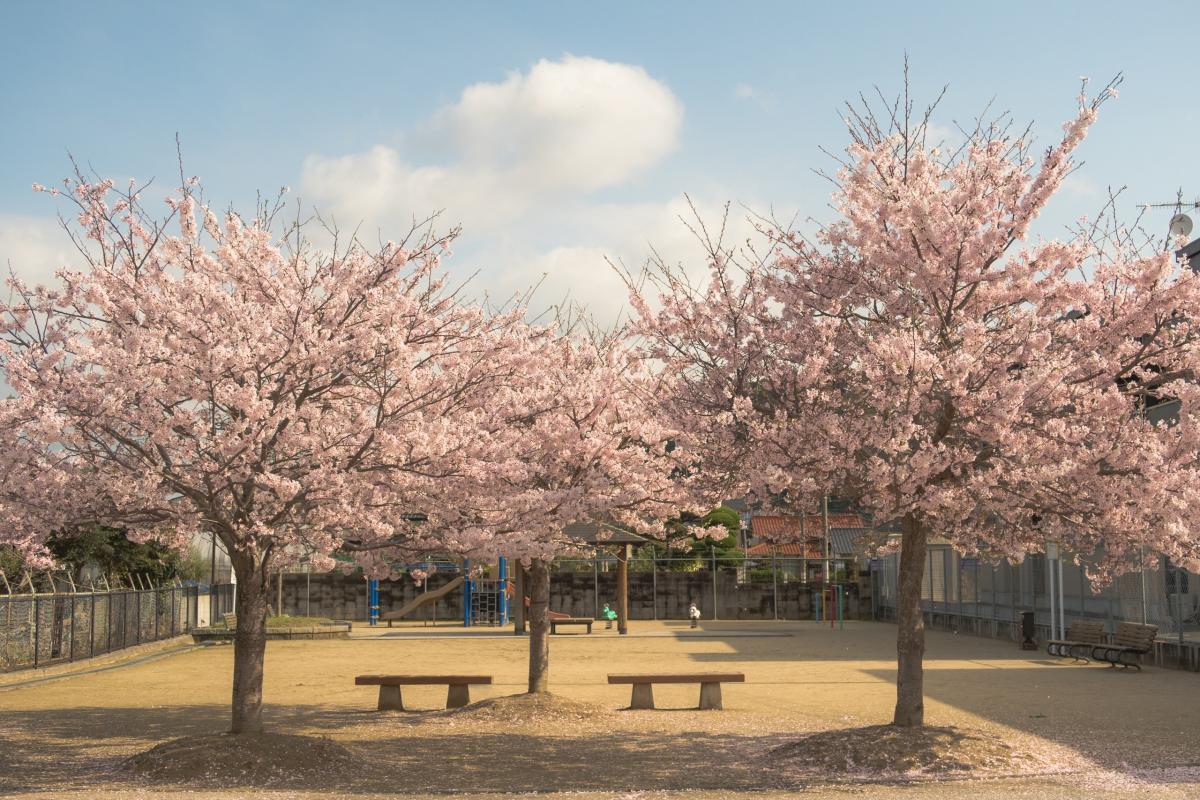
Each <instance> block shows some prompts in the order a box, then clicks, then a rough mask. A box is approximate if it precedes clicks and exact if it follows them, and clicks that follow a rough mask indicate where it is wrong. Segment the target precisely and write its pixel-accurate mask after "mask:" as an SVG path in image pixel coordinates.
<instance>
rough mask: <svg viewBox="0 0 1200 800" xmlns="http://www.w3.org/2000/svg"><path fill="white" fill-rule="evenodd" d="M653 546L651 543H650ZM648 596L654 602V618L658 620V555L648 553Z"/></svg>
mask: <svg viewBox="0 0 1200 800" xmlns="http://www.w3.org/2000/svg"><path fill="white" fill-rule="evenodd" d="M651 547H653V545H651ZM650 596H651V599H652V600H653V604H654V620H655V621H656V622H657V621H658V556H657V555H655V554H654V553H653V552H652V553H650Z"/></svg>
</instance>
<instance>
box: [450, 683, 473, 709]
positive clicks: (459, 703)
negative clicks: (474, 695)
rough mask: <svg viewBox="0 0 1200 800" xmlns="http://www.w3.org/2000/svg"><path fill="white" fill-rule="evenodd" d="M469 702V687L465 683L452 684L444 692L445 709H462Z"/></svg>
mask: <svg viewBox="0 0 1200 800" xmlns="http://www.w3.org/2000/svg"><path fill="white" fill-rule="evenodd" d="M470 702H471V687H470V686H467V684H465V683H452V684H450V688H449V690H447V692H446V708H462V707H463V706H465V705H466V704H467V703H470Z"/></svg>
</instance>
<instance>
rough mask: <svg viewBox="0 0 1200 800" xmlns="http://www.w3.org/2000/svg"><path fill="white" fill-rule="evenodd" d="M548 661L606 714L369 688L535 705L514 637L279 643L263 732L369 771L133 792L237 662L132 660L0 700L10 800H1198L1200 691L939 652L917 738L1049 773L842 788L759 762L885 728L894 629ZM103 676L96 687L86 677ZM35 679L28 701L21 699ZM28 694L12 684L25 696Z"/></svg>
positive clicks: (958, 649) (224, 688) (271, 651)
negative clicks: (660, 677)
mask: <svg viewBox="0 0 1200 800" xmlns="http://www.w3.org/2000/svg"><path fill="white" fill-rule="evenodd" d="M600 628H601V626H597V630H596V632H595V633H594V634H592V635H590V636H587V635H561V636H555V637H553V639H552V641H551V656H550V657H551V683H552V690H553V691H554V692H555V693H557V694H559V695H562V696H564V697H567V698H570V699H572V700H576V701H580V702H583V703H589V704H594V705H595V706H598V707H600V713H598V714H597V715H595V716H592V717H575V716H572V715H570V714H562V715H557V716H553V717H552V718H550V719H548V720H546V719H529V718H515V719H514V718H505V717H502V716H497V715H495V714H487V713H478V714H469V713H465V714H464V713H455V714H448V713H445V712H440V711H435V710H436V709H441V708H442V706H443V705H444V702H445V692H446V690H445V687H411V688H405V689H404V700H405V704H406V706H408V707H409V708H410V709H423V711H422V710H418V711H409V712H385V713H380V712H377V711H375V710H374V708H375V701H376V689H375V688H374V687H358V686H355V685H354V676H355V675H357V674H362V673H373V672H393V673H400V672H413V673H421V672H431V673H436V672H471V673H484V674H491V675H493V676H494V680H495V683H493V684H492V685H491V686H478V687H472V690H471V691H472V700H482V699H486V698H495V697H501V696H504V695H512V694H516V693H519V692H521V691H523V689H524V680H525V674H526V669H527V666H526V647H527V644H526V640H524V639H521V638H517V637H514V636H513V635H512V634H511V632H510V631H498V630H495V629H491V630H489V629H473V630H471V631H466V630H464V629H462V628H452V627H439V628H424V627H421V626H420V625H413V626H409V627H397V628H394V629H388V628H377V629H366V628H360V627H358V626H356V627H355V630H354V634H353V636H352V637H351V638H350V639H346V640H325V641H275V642H270V643H269V645H268V649H267V664H266V682H265V690H264V695H265V702H266V706H267V707H266V716H267V720H268V724H269V726H271V727H272V728H273V729H274V730H277V731H280V732H286V733H298V734H305V735H311V736H324V737H329V738H331V739H333V740H335V741H336V742H338V743H341V744H345V745H347V746H348V747H351V748H352V749H353V751H354V752H355V753H356V754H358V755H359V756H360V757H361V759H362V767H361V771H357V772H355V773H354V774H353V775H351V776H349V777H347V776H346V775H345V774H343V773H341V772H339V773H338V774H337V775H336V776H335V775H332V774H331V775H330V778H329V780H327V781H324V782H322V781H320V780H317V781H313V780H311V779H309V780H307V781H306V782H305V783H304V784H303V785H288V784H287V783H286V781H284V783H283V784H280V788H277V789H271V790H264V789H255V788H253V787H249V786H230V787H227V788H223V789H220V790H209V789H204V788H202V787H199V786H162V785H153V786H151V785H147V784H141V783H137V782H131V780H130V779H128V778H124V777H122V776H121V773H120V772H118V771H117V769H116V767H117V765H118V764H119V763H120V761H121V760H123V759H124V758H126V757H128V756H129V755H132V754H134V753H137V752H140V751H143V750H146V749H148V748H150V747H151V746H153V745H155V744H158V743H160V742H163V741H166V740H169V739H173V738H176V737H182V736H196V735H201V736H202V735H209V734H212V735H216V734H219V733H220V732H222V731H224V730H225V729H226V728H227V719H228V698H229V692H230V682H231V678H230V676H231V667H232V648H230V647H229V646H213V647H204V648H187V649H184V650H180V651H177V652H165V653H154V654H153V657H149V658H147V657H146V656H144V655H143V656H141V657H139V658H136V659H133V660H132V661H131V663H129V664H128V665H127V666H116V667H114V665H112V664H106V665H105V668H103V669H99V670H94V667H91V666H89V665H87V664H78V665H76V667H75V670H76V671H75V672H74V673H71V672H66V673H59V674H57V675H54V676H51V677H52V679H51V680H45V679H44V678H45V677H47V676H44V675H40V674H35V673H23V674H22V675H20V676H11V675H10V676H7V679H6V681H7V683H6V685H0V797H20V798H31V799H32V798H38V799H39V800H42V799H45V800H49V798H81V799H82V798H86V799H87V800H117V798H154V799H155V800H158V799H159V798H163V799H164V800H165V798H175V797H180V798H182V797H185V796H186V797H188V798H195V799H196V800H231V799H232V798H243V797H246V798H255V800H260V799H265V798H304V799H305V800H308V799H309V798H313V799H315V798H318V797H321V798H326V797H336V798H355V800H370V799H371V798H382V797H394V796H405V797H414V798H415V797H425V796H437V797H442V798H444V797H446V796H448V795H450V796H462V797H476V796H479V797H488V796H492V797H494V796H495V795H496V794H501V793H504V794H518V795H519V794H525V793H538V794H542V795H544V796H549V797H554V796H555V795H556V794H559V793H561V796H562V797H564V798H565V797H570V798H572V800H586V799H587V798H597V799H599V798H605V799H606V800H608V799H610V798H624V799H625V800H633V799H634V798H637V800H658V798H670V800H711V799H712V798H724V797H738V796H745V797H749V796H750V794H751V793H753V796H754V797H756V798H759V797H762V798H773V797H779V798H782V797H792V796H803V797H842V796H849V795H853V796H855V797H867V798H871V797H879V798H883V797H888V798H902V799H903V798H914V799H918V798H921V799H923V798H928V799H929V800H935V799H937V800H940V798H955V797H962V796H964V795H967V794H970V795H971V796H972V797H973V800H987V799H988V798H992V797H1001V796H1003V797H1018V798H1019V797H1029V798H1042V797H1047V798H1060V797H1062V798H1075V797H1078V798H1094V797H1097V796H1128V797H1164V798H1168V797H1169V798H1184V797H1197V798H1200V675H1197V674H1195V673H1186V672H1178V671H1174V670H1162V669H1155V668H1153V667H1147V668H1146V669H1145V671H1144V672H1142V673H1140V674H1138V673H1133V672H1123V671H1118V670H1115V669H1110V668H1107V667H1102V666H1096V665H1088V666H1083V665H1074V664H1071V663H1070V662H1069V661H1067V662H1062V661H1059V660H1057V659H1050V658H1048V657H1046V656H1045V654H1044V653H1029V652H1024V653H1023V652H1021V651H1020V650H1018V649H1017V648H1016V647H1015V645H1013V644H1011V643H1007V642H998V641H994V640H988V639H980V638H973V637H961V636H955V635H953V634H947V633H941V632H930V633H929V634H928V652H927V657H926V678H925V689H926V695H927V700H926V721H927V722H928V723H929V724H931V725H943V726H957V727H959V728H965V729H973V730H978V731H984V732H987V733H992V734H998V735H1000V736H1002V737H1004V739H1005V741H1008V742H1012V743H1013V744H1014V746H1019V747H1023V748H1025V749H1027V750H1029V751H1030V752H1034V753H1037V754H1038V755H1039V757H1040V758H1041V767H1040V770H1041V774H1029V775H1020V776H1016V777H1005V776H988V777H986V778H977V779H973V780H971V781H970V782H969V783H967V782H964V781H961V780H941V781H934V782H928V781H918V782H905V781H896V780H891V781H890V782H880V781H878V780H871V779H868V778H862V779H855V780H850V781H844V780H843V781H831V780H829V779H822V778H820V777H815V776H812V775H800V776H798V775H795V774H791V773H789V772H787V771H786V770H784V769H779V768H776V767H775V766H773V765H772V762H770V761H769V760H768V759H767V758H765V756H766V754H767V753H768V752H769V751H770V750H772V749H773V748H776V747H778V746H780V745H783V744H787V743H789V742H793V741H795V740H796V739H797V738H798V737H799V736H802V735H803V734H806V733H814V732H818V731H829V730H837V729H852V728H860V727H866V726H871V725H878V724H881V723H886V722H887V721H888V720H889V719H890V715H891V708H892V705H893V703H894V700H895V695H894V693H895V689H894V684H893V681H894V677H895V663H894V653H895V640H894V637H895V628H894V627H893V626H890V625H886V624H875V623H847V624H846V627H845V630H832V631H831V630H830V629H829V628H826V627H822V626H818V625H816V624H815V623H754V622H736V623H735V622H728V623H722V622H707V623H703V624H702V626H701V628H700V629H699V630H697V631H691V630H689V629H688V628H687V624H686V623H654V622H634V623H632V624H631V631H630V635H629V636H625V637H619V636H617V635H616V634H615V633H614V632H610V631H604V630H602V629H600ZM93 670H94V671H93ZM676 670H678V671H717V670H719V671H734V670H739V671H742V672H744V673H745V674H746V683H745V684H727V685H726V686H725V688H724V699H725V710H724V711H698V710H695V706H696V702H697V696H698V687H696V686H657V687H655V690H654V693H655V700H656V702H657V704H658V705H659V706H660V708H662V709H666V710H657V711H627V710H624V708H625V707H626V706H627V705H628V704H629V687H628V686H610V685H608V684H607V683H606V675H607V673H610V672H654V671H676ZM34 679H38V682H36V683H26V682H25V681H31V680H34ZM17 681H21V682H17Z"/></svg>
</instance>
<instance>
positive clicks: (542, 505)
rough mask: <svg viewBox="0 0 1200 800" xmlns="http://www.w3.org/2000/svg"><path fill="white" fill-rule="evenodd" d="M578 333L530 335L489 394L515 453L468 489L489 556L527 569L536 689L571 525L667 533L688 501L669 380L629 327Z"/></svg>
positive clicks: (569, 328)
mask: <svg viewBox="0 0 1200 800" xmlns="http://www.w3.org/2000/svg"><path fill="white" fill-rule="evenodd" d="M580 328H581V326H580V325H572V324H563V325H561V326H555V327H552V328H550V329H545V330H542V331H541V332H540V334H532V335H530V336H529V337H527V339H526V341H527V342H529V343H532V344H533V345H534V348H533V349H532V350H531V351H530V353H531V358H530V359H529V360H528V361H527V362H526V364H527V367H528V369H526V370H524V371H523V372H522V378H523V379H519V380H514V381H513V382H512V383H510V384H509V385H508V386H507V387H505V388H504V389H503V390H501V391H498V392H496V393H495V394H494V395H493V397H492V403H493V407H492V413H493V419H494V420H495V421H496V424H495V427H494V429H493V430H492V431H491V432H490V433H489V438H491V439H492V440H493V441H494V442H496V443H499V444H500V449H501V450H502V451H503V452H504V453H506V454H507V458H506V459H505V460H504V461H503V462H502V463H497V464H496V465H495V467H494V469H493V470H491V471H490V473H489V477H488V481H487V483H486V485H480V486H476V487H473V488H471V489H470V490H469V491H460V492H459V495H460V496H469V497H473V498H476V502H477V504H478V502H479V499H480V498H487V502H489V503H490V506H489V507H487V508H483V507H481V506H479V505H477V506H476V508H475V511H476V513H477V514H479V519H480V520H481V521H482V526H481V527H482V530H483V531H486V532H487V534H486V535H489V536H491V537H493V538H492V542H493V543H492V545H491V547H490V548H488V552H490V553H491V554H493V555H495V554H498V555H507V556H510V557H514V558H518V559H521V560H522V561H523V562H524V563H526V564H528V566H529V585H528V587H527V588H528V591H529V598H530V608H529V623H530V626H529V684H528V691H529V692H530V693H544V692H548V691H549V633H550V624H549V618H548V615H547V611H548V610H549V595H550V564H551V560H552V559H553V558H554V557H555V556H559V555H564V554H570V553H576V552H580V551H581V550H582V549H584V548H585V545H584V544H583V543H582V542H579V541H576V540H574V539H572V538H571V537H570V536H568V535H567V534H566V533H565V529H566V528H567V526H568V525H570V524H572V523H576V522H589V521H603V522H606V523H610V524H614V525H618V526H621V527H622V528H625V529H628V530H631V531H633V532H636V533H639V534H642V535H645V536H650V537H657V538H662V537H663V536H664V535H665V527H664V524H663V523H664V522H665V521H666V520H667V519H669V518H671V517H673V516H674V515H676V514H677V513H678V509H679V507H680V504H681V503H683V502H685V500H686V498H687V488H686V487H687V483H688V481H687V479H686V478H685V477H682V476H681V475H680V472H679V469H678V467H679V465H680V463H681V462H680V458H681V456H682V451H679V450H675V449H672V448H671V446H670V442H671V440H672V438H673V433H674V432H673V431H672V430H671V429H669V428H667V427H666V426H665V425H664V424H663V421H662V418H661V417H659V416H658V415H656V414H655V413H654V410H655V409H654V404H653V403H652V402H651V400H652V398H653V397H654V395H655V393H656V391H657V388H658V385H659V384H660V383H661V377H660V376H656V375H655V374H653V373H652V372H651V371H650V370H649V369H648V368H647V365H646V364H645V363H643V362H642V361H641V360H640V359H639V357H638V355H637V353H636V352H635V351H633V350H632V349H631V348H630V346H629V342H628V339H627V338H626V337H625V336H624V335H623V334H621V333H619V332H613V333H603V334H602V333H599V332H592V333H590V334H589V333H586V332H584V331H582V330H581V329H580ZM518 602H520V600H519V601H518Z"/></svg>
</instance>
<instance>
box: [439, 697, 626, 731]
mask: <svg viewBox="0 0 1200 800" xmlns="http://www.w3.org/2000/svg"><path fill="white" fill-rule="evenodd" d="M429 717H430V718H431V721H432V720H445V721H447V722H456V723H457V722H467V721H470V722H480V723H485V724H486V723H498V724H501V725H505V726H511V727H519V728H543V729H544V728H546V727H549V726H556V727H558V726H571V725H581V724H585V725H586V724H588V723H593V722H597V721H600V722H602V721H604V720H606V719H611V718H612V717H613V712H611V711H609V710H608V709H606V708H602V707H600V706H597V705H592V704H591V703H581V702H579V701H578V700H571V699H569V698H566V697H560V696H559V695H556V694H549V693H546V692H540V693H537V694H512V695H505V696H504V697H492V698H489V699H487V700H480V701H479V702H477V703H471V704H470V705H465V706H463V707H462V708H451V709H446V710H445V711H434V712H433V713H431V714H430V715H429Z"/></svg>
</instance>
